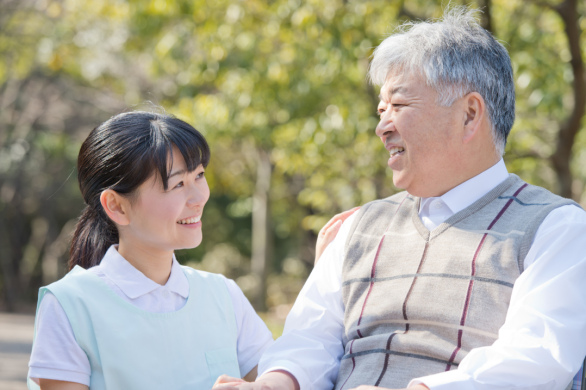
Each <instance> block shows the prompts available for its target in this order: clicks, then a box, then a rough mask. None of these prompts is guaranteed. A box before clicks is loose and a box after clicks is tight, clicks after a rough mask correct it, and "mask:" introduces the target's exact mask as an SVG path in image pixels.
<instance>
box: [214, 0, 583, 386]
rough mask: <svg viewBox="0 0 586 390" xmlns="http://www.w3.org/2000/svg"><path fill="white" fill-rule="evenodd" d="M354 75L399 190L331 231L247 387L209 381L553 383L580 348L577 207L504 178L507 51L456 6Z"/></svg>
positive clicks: (577, 358) (397, 38)
mask: <svg viewBox="0 0 586 390" xmlns="http://www.w3.org/2000/svg"><path fill="white" fill-rule="evenodd" d="M369 72H370V77H371V79H372V80H373V82H374V83H375V84H378V85H382V87H381V90H380V103H379V105H378V113H379V115H380V123H379V124H378V126H377V128H376V135H377V136H378V137H379V138H380V139H381V141H382V142H383V143H384V145H385V147H386V149H387V150H388V151H389V154H390V158H389V160H388V165H389V167H390V168H391V169H392V170H393V182H394V183H395V185H396V186H397V187H399V188H402V189H404V190H405V192H401V193H399V194H396V195H393V196H391V197H390V198H387V199H382V200H378V201H375V202H371V203H369V204H367V205H365V206H363V207H362V208H361V209H360V211H359V212H357V213H356V214H354V215H352V216H351V217H350V218H349V219H348V220H347V221H346V222H345V223H344V224H343V225H342V227H341V229H340V231H339V233H338V236H337V237H336V239H335V240H334V241H333V242H332V243H331V244H330V245H329V246H328V248H327V249H326V251H325V252H324V254H323V256H322V258H321V260H320V262H319V263H318V264H317V266H316V267H315V269H314V271H313V272H312V274H311V276H310V277H309V279H308V280H307V283H306V285H305V286H304V288H303V290H302V291H301V293H300V295H299V297H298V299H297V301H296V303H295V305H294V307H293V309H292V311H291V313H290V314H289V317H288V319H287V324H286V326H285V331H284V334H283V336H282V337H281V338H280V339H278V340H277V341H276V342H275V344H274V345H273V346H272V347H271V348H270V349H269V350H268V352H267V353H266V354H265V355H264V356H263V358H262V359H261V363H260V365H259V372H260V373H261V376H260V377H259V378H258V379H257V381H256V382H255V383H250V384H248V383H236V381H234V382H232V383H229V382H230V381H231V379H230V378H225V377H224V378H221V379H220V380H219V382H228V383H226V384H224V385H218V388H230V387H232V386H237V387H240V388H243V389H247V388H263V389H265V388H266V389H296V388H301V389H302V390H305V389H331V388H334V387H335V389H337V390H342V389H343V390H347V389H352V388H356V387H359V386H360V388H370V387H371V386H372V387H374V386H376V387H384V388H393V389H397V388H405V387H408V388H414V389H415V388H420V389H425V388H429V389H432V390H436V389H438V390H439V389H512V388H515V389H518V388H519V389H564V388H565V387H566V385H568V383H569V382H570V381H571V378H572V377H573V376H574V375H575V374H576V372H577V371H578V369H579V367H580V363H581V361H582V360H583V358H584V355H585V354H586V337H585V335H586V289H585V288H584V287H583V283H584V280H586V245H585V239H584V238H585V237H586V213H585V212H584V211H583V210H582V209H581V208H580V207H579V206H578V205H577V204H576V203H574V202H573V201H571V200H568V199H563V198H560V197H558V196H556V195H554V194H552V193H550V192H548V191H547V190H545V189H543V188H540V187H535V186H532V185H529V184H527V183H525V182H523V181H522V180H521V179H520V178H519V177H517V176H515V175H512V174H509V173H508V172H507V169H506V167H505V165H504V163H503V160H502V158H501V156H502V154H503V150H504V147H505V142H506V138H507V135H508V133H509V131H510V129H511V127H512V125H513V121H514V116H515V113H514V112H515V103H514V100H515V90H514V83H513V75H512V69H511V63H510V59H509V56H508V54H507V51H506V50H505V48H504V47H503V46H502V45H501V44H500V43H498V42H497V41H496V40H495V39H494V38H493V37H492V36H491V35H490V34H489V33H488V32H487V31H485V30H484V29H482V28H481V27H480V26H478V24H477V22H476V20H475V19H474V15H473V12H471V11H466V10H465V9H461V8H457V9H452V10H451V11H449V12H448V13H447V14H446V16H445V17H444V19H443V20H441V21H438V22H435V23H426V22H423V23H417V24H415V25H408V26H407V27H406V28H403V29H401V30H400V32H398V33H396V34H394V35H392V36H390V37H389V38H387V39H386V40H385V41H384V42H383V43H382V44H381V45H380V46H379V47H378V48H377V49H376V51H375V52H374V57H373V60H372V64H371V67H370V71H369Z"/></svg>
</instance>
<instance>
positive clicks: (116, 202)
mask: <svg viewBox="0 0 586 390" xmlns="http://www.w3.org/2000/svg"><path fill="white" fill-rule="evenodd" d="M100 203H101V204H102V207H103V208H104V211H105V212H106V214H107V215H108V217H109V218H110V219H111V220H112V221H114V222H115V223H116V224H117V225H120V226H124V225H128V224H129V223H130V219H129V217H128V209H129V202H128V199H126V198H125V197H124V196H122V195H120V194H119V193H117V192H116V191H114V190H110V189H108V190H104V191H102V193H101V194H100Z"/></svg>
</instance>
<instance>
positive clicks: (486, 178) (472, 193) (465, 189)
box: [420, 158, 509, 214]
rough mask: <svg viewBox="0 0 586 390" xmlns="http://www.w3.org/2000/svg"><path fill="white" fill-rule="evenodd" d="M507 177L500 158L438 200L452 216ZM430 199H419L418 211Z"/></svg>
mask: <svg viewBox="0 0 586 390" xmlns="http://www.w3.org/2000/svg"><path fill="white" fill-rule="evenodd" d="M508 177H509V172H508V171H507V167H506V166H505V162H504V161H503V159H502V158H501V159H500V160H499V162H497V163H496V164H495V165H493V166H492V167H490V168H488V169H487V170H486V171H484V172H482V173H480V174H478V175H476V176H474V177H473V178H471V179H469V180H467V181H465V182H464V183H462V184H460V185H458V186H456V187H454V188H452V189H451V190H449V191H448V192H446V193H445V194H443V195H442V196H440V197H439V198H440V199H441V200H442V201H443V202H444V203H445V204H446V206H448V207H449V208H450V210H451V211H452V213H453V214H456V213H457V212H459V211H462V210H464V209H465V208H466V207H468V206H470V205H471V204H472V203H474V202H476V201H477V200H478V199H480V198H482V197H483V196H484V195H486V194H487V193H488V192H490V190H492V189H493V188H495V187H496V186H497V185H499V184H500V183H502V182H503V181H505V180H507V178H508ZM430 199H434V198H422V199H421V206H420V210H423V207H424V205H425V204H427V203H429V200H430Z"/></svg>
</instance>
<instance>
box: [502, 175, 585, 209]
mask: <svg viewBox="0 0 586 390" xmlns="http://www.w3.org/2000/svg"><path fill="white" fill-rule="evenodd" d="M512 176H516V175H513V174H512ZM517 178H518V177H517ZM518 180H519V182H520V184H521V185H522V186H523V187H524V188H523V189H522V191H520V192H518V194H517V195H514V196H510V198H511V199H513V200H515V201H516V202H517V203H519V204H521V205H543V206H549V205H555V206H557V207H560V206H565V205H573V206H576V207H579V208H582V206H580V205H579V204H578V203H577V202H575V201H574V200H572V199H569V198H564V197H563V196H560V195H557V194H555V193H553V192H551V191H550V190H548V189H547V188H544V187H540V186H537V185H533V184H530V183H527V182H525V181H523V180H522V179H520V178H518ZM513 187H514V186H513Z"/></svg>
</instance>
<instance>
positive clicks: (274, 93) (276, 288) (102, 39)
mask: <svg viewBox="0 0 586 390" xmlns="http://www.w3.org/2000/svg"><path fill="white" fill-rule="evenodd" d="M0 2H1V3H0V4H1V6H2V14H1V15H0V55H2V58H3V61H2V62H1V63H0V107H1V108H2V111H1V112H0V217H1V218H2V219H1V221H0V223H1V226H0V246H1V248H2V249H3V250H2V251H0V267H1V268H0V272H1V273H2V291H3V294H4V301H5V302H6V303H7V304H8V305H11V306H10V307H13V306H14V302H15V301H16V300H18V296H22V294H23V293H25V292H26V291H27V289H28V288H29V287H31V288H35V287H37V286H38V285H39V284H40V283H43V282H46V281H49V280H51V279H54V278H55V277H56V271H55V270H56V268H55V264H64V260H65V257H66V254H65V249H66V244H65V242H66V241H67V234H68V233H69V231H70V227H69V226H70V225H67V221H72V220H74V219H75V217H76V216H77V215H78V213H79V211H80V210H81V200H80V199H79V195H78V194H77V189H76V185H75V180H73V179H70V180H67V176H68V175H69V174H70V173H71V172H72V170H73V166H74V161H75V157H76V154H77V150H78V146H79V143H80V141H81V140H82V139H83V138H84V137H85V135H86V134H87V133H88V132H89V130H90V129H91V128H92V127H93V126H94V125H95V124H97V123H99V122H101V121H103V120H104V119H106V118H107V117H109V116H110V115H112V114H115V113H117V112H119V111H121V110H122V109H124V107H131V108H137V107H138V106H139V105H140V104H141V103H143V102H145V101H154V102H156V103H157V104H160V105H162V106H163V107H165V108H166V109H167V110H168V111H169V112H171V113H173V114H175V115H177V116H179V117H181V118H182V119H185V120H187V121H189V122H190V123H193V124H194V125H195V126H196V128H198V129H199V130H201V131H202V132H203V133H204V134H205V136H206V138H207V139H208V141H209V142H210V145H211V148H212V162H211V164H210V166H209V167H208V181H209V183H210V187H211V189H212V197H211V199H210V201H209V203H208V205H207V206H206V212H205V215H204V241H203V243H202V245H201V246H200V247H198V248H196V249H194V250H190V251H185V252H184V253H180V254H179V258H180V260H182V261H184V262H188V261H193V260H194V259H196V261H198V262H200V264H199V266H201V267H207V268H208V269H213V270H216V271H219V272H224V273H226V274H228V276H230V277H233V278H236V279H237V281H238V283H239V284H240V285H241V287H242V288H243V289H244V290H245V292H247V293H248V294H250V296H251V297H253V298H254V302H255V304H256V307H257V308H259V309H263V308H264V307H265V304H267V303H268V304H269V305H271V306H272V305H278V304H281V303H287V302H289V301H290V300H291V299H292V298H293V297H294V296H295V294H296V292H297V291H298V289H299V287H300V285H301V283H302V282H303V279H304V277H305V276H306V275H307V272H308V271H309V270H310V269H311V265H312V264H313V246H314V242H315V233H316V232H317V231H318V230H319V228H320V227H321V226H322V225H323V224H324V223H325V222H326V221H327V220H328V218H329V216H331V215H332V214H334V213H335V212H338V211H340V210H342V209H348V208H350V207H353V206H355V205H358V204H362V203H364V202H367V201H370V200H372V199H375V198H379V197H384V196H388V195H391V194H392V193H393V192H395V191H396V189H395V188H394V187H393V186H392V181H391V180H390V177H391V176H390V172H389V170H388V169H387V168H386V164H385V161H386V158H387V157H386V156H387V153H386V151H385V150H384V148H383V145H382V144H381V143H380V140H378V139H377V138H376V137H375V136H374V135H373V131H374V128H375V126H376V123H377V117H376V114H375V112H376V104H377V98H376V95H377V91H375V89H374V88H373V87H372V86H370V85H369V84H368V82H367V80H366V72H367V67H368V61H369V56H370V55H371V53H372V50H373V48H374V47H375V46H376V45H378V43H380V41H381V40H382V39H383V38H384V34H385V33H390V32H391V31H392V28H393V26H395V25H397V24H398V23H399V22H401V21H403V20H406V19H427V18H431V17H439V16H441V12H442V8H441V5H442V4H441V3H442V2H441V1H439V0H437V1H430V0H411V1H408V2H407V1H404V0H403V1H396V2H388V1H384V0H373V1H369V2H364V1H361V0H345V1H343V0H333V1H332V0H308V1H304V2H302V1H300V0H274V1H271V2H268V3H267V2H263V1H260V0H247V1H244V0H230V1H229V0H218V1H214V2H209V1H205V0H189V1H188V0H176V1H173V2H169V1H164V0H103V1H92V2H79V1H70V0H24V1H23V0H20V1H18V0H0ZM461 3H465V2H464V1H462V2H461ZM466 3H467V2H466ZM475 4H476V6H478V7H481V8H484V10H485V13H484V14H482V21H481V22H482V24H483V25H484V26H485V27H487V28H488V29H490V30H491V31H492V32H493V33H494V34H495V35H496V36H497V38H499V39H501V40H502V41H504V43H505V45H506V46H507V48H508V49H509V51H510V53H511V57H512V60H513V66H514V68H515V72H516V78H517V79H516V82H517V87H518V110H517V111H518V120H517V123H516V125H515V129H514V130H513V133H512V135H511V138H510V142H509V146H508V147H507V155H506V159H507V163H508V165H509V167H510V169H511V170H512V171H513V172H518V173H520V174H521V175H522V176H523V177H524V178H526V179H527V180H530V181H532V182H533V183H535V184H540V185H544V186H546V187H549V188H552V189H555V187H556V184H558V181H559V182H560V183H564V184H563V185H562V187H560V188H561V189H560V191H567V187H568V184H567V183H568V180H569V183H570V187H571V186H572V179H571V176H568V173H569V172H570V170H569V169H570V168H572V171H573V173H574V175H575V176H576V177H577V178H579V179H580V180H574V182H573V186H574V194H573V196H574V197H575V198H579V196H580V194H581V192H582V188H583V185H582V183H583V181H584V179H585V178H586V177H585V176H586V170H585V169H584V168H583V167H584V166H586V164H584V163H586V153H584V152H582V151H581V147H582V146H583V145H584V143H585V142H586V140H585V139H584V136H583V135H582V133H583V132H580V129H582V128H583V127H584V125H581V120H582V117H583V115H584V112H583V107H584V102H583V100H581V99H583V92H580V91H582V90H581V89H580V88H583V86H584V78H583V77H584V76H583V73H584V70H583V68H582V71H580V69H581V68H580V66H583V65H580V64H581V61H582V57H581V56H582V55H583V54H584V53H583V52H581V51H580V50H582V51H583V50H584V49H583V47H582V46H584V45H580V42H581V40H583V37H582V35H583V33H582V32H581V31H583V30H584V26H585V25H586V18H585V14H586V10H585V9H584V8H585V7H586V5H585V4H583V3H579V2H577V0H564V1H555V0H551V3H544V2H543V1H538V0H535V1H533V2H523V1H521V0H507V1H504V0H492V1H491V0H478V1H477V2H476V3H475ZM543 4H547V8H545V9H547V10H550V11H548V12H544V6H543ZM511 20H514V21H515V22H514V23H511ZM570 36H571V37H570ZM580 110H582V111H580ZM568 118H570V119H568ZM564 123H566V125H564ZM566 129H569V130H566ZM558 139H559V141H558ZM556 145H558V146H556ZM568 145H569V146H568ZM572 145H573V149H572ZM568 147H570V149H568ZM556 150H557V151H556ZM572 150H573V151H574V152H575V153H576V154H575V157H573V155H572V154H571V153H570V151H572ZM536 157H538V158H536ZM568 177H570V179H568ZM576 183H578V184H576ZM564 188H565V189H564ZM563 193H564V194H566V192H563ZM69 223H71V222H69ZM57 242H59V243H60V244H56V243H57ZM5 248H6V249H5ZM57 259H58V260H57ZM63 271H64V270H63V269H60V270H59V274H61V273H62V272H63ZM276 275H280V276H276ZM266 291H270V292H271V293H270V296H269V297H267V295H266ZM284 291H286V292H284Z"/></svg>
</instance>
